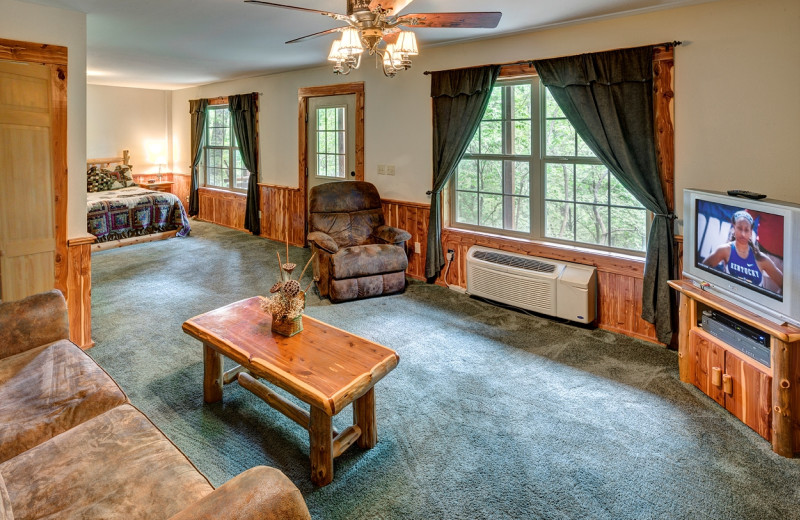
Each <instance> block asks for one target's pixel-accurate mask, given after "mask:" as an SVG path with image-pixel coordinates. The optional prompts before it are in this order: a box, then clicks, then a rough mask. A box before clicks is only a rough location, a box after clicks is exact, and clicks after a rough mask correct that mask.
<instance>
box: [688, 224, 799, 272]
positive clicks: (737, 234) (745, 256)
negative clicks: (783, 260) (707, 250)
mask: <svg viewBox="0 0 800 520" xmlns="http://www.w3.org/2000/svg"><path fill="white" fill-rule="evenodd" d="M753 223H754V222H753V216H752V215H750V213H748V212H747V211H745V210H740V211H737V212H736V213H734V214H733V217H732V218H731V224H732V225H733V240H732V241H731V242H726V243H724V244H720V245H719V246H717V248H716V249H714V251H713V252H712V253H711V254H710V255H708V256H707V257H706V258H705V259H704V260H703V264H705V265H707V266H709V267H714V268H717V266H718V265H720V263H723V264H724V268H725V270H726V272H727V273H728V274H729V275H731V276H733V277H734V278H737V279H739V280H742V281H745V282H747V283H751V284H753V285H756V286H759V287H762V286H763V285H764V273H766V274H767V276H769V278H770V279H771V280H772V281H773V282H775V284H777V285H778V287H783V273H782V272H781V270H780V269H778V267H777V266H776V265H775V263H774V262H773V261H772V259H771V258H769V257H768V256H767V255H765V254H764V253H762V252H761V250H760V248H759V246H758V242H757V237H756V235H755V233H753Z"/></svg>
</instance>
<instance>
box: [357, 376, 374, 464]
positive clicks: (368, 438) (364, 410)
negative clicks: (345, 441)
mask: <svg viewBox="0 0 800 520" xmlns="http://www.w3.org/2000/svg"><path fill="white" fill-rule="evenodd" d="M353 423H355V424H356V425H357V426H358V427H359V428H361V437H359V438H358V446H359V447H361V448H365V449H369V448H373V447H374V446H375V445H376V444H378V427H377V425H376V423H375V388H374V387H373V388H370V389H369V390H368V391H367V393H366V394H364V395H362V396H361V397H359V398H358V399H356V400H355V402H354V403H353Z"/></svg>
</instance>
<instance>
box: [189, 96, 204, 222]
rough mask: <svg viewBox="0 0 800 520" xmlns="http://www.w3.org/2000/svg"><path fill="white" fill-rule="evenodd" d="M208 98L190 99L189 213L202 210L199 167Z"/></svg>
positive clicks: (193, 213) (192, 213)
mask: <svg viewBox="0 0 800 520" xmlns="http://www.w3.org/2000/svg"><path fill="white" fill-rule="evenodd" d="M207 107H208V100H207V99H192V100H190V101H189V113H190V114H191V115H192V136H191V142H190V146H191V150H190V152H191V154H192V155H191V157H192V185H191V188H190V189H189V215H190V216H194V215H197V214H198V213H199V211H200V201H199V198H198V196H197V188H198V187H199V186H200V184H199V183H198V172H197V167H198V165H199V164H200V156H201V155H202V151H203V134H204V133H205V131H206V108H207Z"/></svg>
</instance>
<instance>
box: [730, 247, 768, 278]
mask: <svg viewBox="0 0 800 520" xmlns="http://www.w3.org/2000/svg"><path fill="white" fill-rule="evenodd" d="M728 272H729V273H730V274H732V275H733V276H735V277H737V278H739V279H741V280H745V281H747V282H750V283H751V284H753V285H761V270H760V269H759V268H758V266H757V265H756V257H755V255H754V254H753V251H748V254H747V257H746V258H742V257H741V256H739V253H737V252H736V247H735V246H734V245H733V244H731V255H730V259H729V260H728Z"/></svg>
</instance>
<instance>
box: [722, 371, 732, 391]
mask: <svg viewBox="0 0 800 520" xmlns="http://www.w3.org/2000/svg"><path fill="white" fill-rule="evenodd" d="M722 391H723V392H725V393H726V394H728V395H733V377H731V375H730V374H722Z"/></svg>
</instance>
